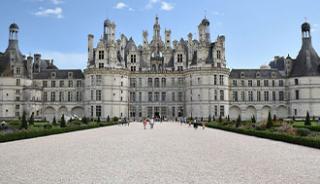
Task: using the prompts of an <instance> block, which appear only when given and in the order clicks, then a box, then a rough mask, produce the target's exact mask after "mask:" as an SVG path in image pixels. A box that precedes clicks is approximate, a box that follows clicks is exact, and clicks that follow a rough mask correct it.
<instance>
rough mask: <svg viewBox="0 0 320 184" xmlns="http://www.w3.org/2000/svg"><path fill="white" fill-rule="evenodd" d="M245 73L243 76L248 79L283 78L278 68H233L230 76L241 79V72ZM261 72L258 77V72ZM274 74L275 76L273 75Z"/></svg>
mask: <svg viewBox="0 0 320 184" xmlns="http://www.w3.org/2000/svg"><path fill="white" fill-rule="evenodd" d="M242 73H243V74H244V77H243V78H248V79H256V78H259V79H271V78H283V77H284V76H282V75H281V74H280V72H279V71H278V70H276V69H232V70H231V73H230V78H232V79H241V78H242V77H241V74H242ZM258 73H259V74H260V77H257V76H258V75H257V74H258ZM272 74H274V77H272Z"/></svg>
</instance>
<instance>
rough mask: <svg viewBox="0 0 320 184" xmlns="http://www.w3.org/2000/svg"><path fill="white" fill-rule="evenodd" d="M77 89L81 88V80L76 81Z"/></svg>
mask: <svg viewBox="0 0 320 184" xmlns="http://www.w3.org/2000/svg"><path fill="white" fill-rule="evenodd" d="M77 87H78V88H80V87H81V80H77Z"/></svg>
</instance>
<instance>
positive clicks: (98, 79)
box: [96, 75, 102, 86]
mask: <svg viewBox="0 0 320 184" xmlns="http://www.w3.org/2000/svg"><path fill="white" fill-rule="evenodd" d="M101 83H102V76H101V75H96V85H97V86H100V85H101Z"/></svg>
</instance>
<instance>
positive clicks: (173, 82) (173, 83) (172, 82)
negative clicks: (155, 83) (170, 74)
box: [171, 78, 175, 86]
mask: <svg viewBox="0 0 320 184" xmlns="http://www.w3.org/2000/svg"><path fill="white" fill-rule="evenodd" d="M174 85H175V78H171V86H174Z"/></svg>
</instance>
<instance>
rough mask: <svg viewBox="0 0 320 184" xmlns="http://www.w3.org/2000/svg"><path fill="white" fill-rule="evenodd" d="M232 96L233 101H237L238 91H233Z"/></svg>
mask: <svg viewBox="0 0 320 184" xmlns="http://www.w3.org/2000/svg"><path fill="white" fill-rule="evenodd" d="M232 97H233V101H235V102H237V101H238V91H233V92H232Z"/></svg>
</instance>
